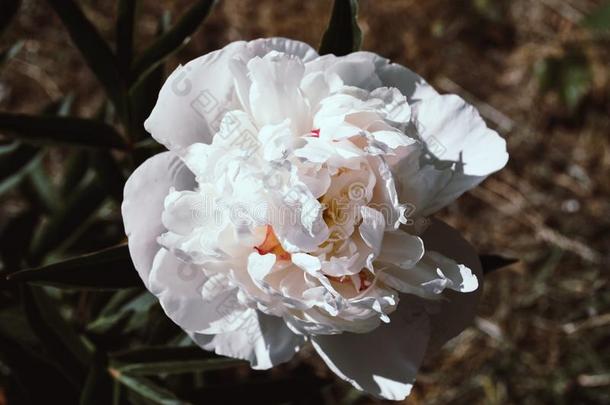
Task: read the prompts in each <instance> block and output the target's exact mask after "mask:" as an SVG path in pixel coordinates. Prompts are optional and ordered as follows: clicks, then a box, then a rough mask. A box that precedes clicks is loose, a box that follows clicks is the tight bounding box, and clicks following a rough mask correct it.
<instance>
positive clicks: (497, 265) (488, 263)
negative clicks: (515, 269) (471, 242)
mask: <svg viewBox="0 0 610 405" xmlns="http://www.w3.org/2000/svg"><path fill="white" fill-rule="evenodd" d="M479 260H480V261H481V267H482V268H483V274H489V273H491V272H492V271H494V270H498V269H501V268H502V267H506V266H510V265H511V264H514V263H517V262H518V261H519V260H518V259H513V258H509V257H503V256H499V255H479Z"/></svg>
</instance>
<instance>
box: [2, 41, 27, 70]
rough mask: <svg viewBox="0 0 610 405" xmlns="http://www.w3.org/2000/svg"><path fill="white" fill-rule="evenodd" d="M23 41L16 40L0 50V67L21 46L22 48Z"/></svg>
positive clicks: (14, 54) (12, 56)
mask: <svg viewBox="0 0 610 405" xmlns="http://www.w3.org/2000/svg"><path fill="white" fill-rule="evenodd" d="M23 44H24V41H17V42H16V43H15V44H14V45H13V46H9V47H8V48H7V49H5V50H4V51H2V52H0V68H1V67H2V66H4V64H5V63H6V62H8V61H9V60H11V59H13V58H14V57H15V56H17V54H18V53H19V51H21V48H23Z"/></svg>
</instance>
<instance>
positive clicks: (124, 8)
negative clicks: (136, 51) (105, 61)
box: [116, 0, 136, 82]
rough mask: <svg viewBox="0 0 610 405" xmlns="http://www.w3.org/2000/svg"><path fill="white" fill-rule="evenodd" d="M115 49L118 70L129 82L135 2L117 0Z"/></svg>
mask: <svg viewBox="0 0 610 405" xmlns="http://www.w3.org/2000/svg"><path fill="white" fill-rule="evenodd" d="M117 4H118V5H117V22H116V49H117V59H118V62H119V68H120V70H121V74H122V75H123V77H125V78H127V81H128V82H129V67H130V65H131V59H132V57H133V26H134V23H135V14H136V0H119V1H118V3H117Z"/></svg>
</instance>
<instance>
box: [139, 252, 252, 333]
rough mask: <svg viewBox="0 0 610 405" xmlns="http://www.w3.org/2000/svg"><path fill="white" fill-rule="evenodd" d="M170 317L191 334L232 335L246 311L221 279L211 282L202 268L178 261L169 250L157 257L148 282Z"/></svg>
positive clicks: (232, 289) (233, 292)
mask: <svg viewBox="0 0 610 405" xmlns="http://www.w3.org/2000/svg"><path fill="white" fill-rule="evenodd" d="M149 286H150V287H149V288H150V291H151V292H152V293H153V294H155V295H156V296H157V298H158V299H159V302H160V304H161V307H162V308H163V310H164V311H165V313H166V314H167V316H168V317H169V318H170V319H171V320H172V321H174V322H176V324H178V326H180V327H181V328H182V329H184V330H186V331H189V332H200V333H218V332H224V331H231V330H235V329H236V328H238V327H239V326H240V325H239V323H238V322H235V318H238V317H239V316H240V315H241V314H242V313H243V312H244V311H245V310H246V308H244V307H242V306H241V305H239V304H238V302H237V298H236V295H237V291H236V289H235V288H230V287H229V286H228V285H227V284H226V283H223V282H221V281H219V280H218V279H208V277H206V276H205V275H204V273H203V269H202V268H201V267H199V266H193V265H190V264H188V263H185V262H183V261H181V260H179V259H178V258H176V257H175V256H174V255H173V254H172V253H171V252H169V251H168V250H166V249H161V250H159V253H157V255H156V256H155V260H154V263H153V268H152V271H151V272H150V279H149Z"/></svg>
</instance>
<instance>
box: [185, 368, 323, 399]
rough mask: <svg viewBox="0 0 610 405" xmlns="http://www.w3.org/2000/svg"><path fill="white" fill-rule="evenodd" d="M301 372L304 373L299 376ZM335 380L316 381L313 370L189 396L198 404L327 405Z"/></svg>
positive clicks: (218, 386) (215, 386) (202, 390)
mask: <svg viewBox="0 0 610 405" xmlns="http://www.w3.org/2000/svg"><path fill="white" fill-rule="evenodd" d="M299 371H301V373H300V375H299ZM330 383H331V380H328V379H322V378H319V377H316V376H315V374H314V372H312V371H311V370H291V372H290V376H286V377H283V376H281V377H279V378H273V379H269V380H265V381H260V380H258V381H257V379H249V380H246V381H240V382H239V383H234V382H233V383H231V382H222V380H221V381H220V382H219V383H218V384H206V385H205V386H204V387H203V388H200V389H195V390H193V392H192V393H190V395H189V396H188V399H189V400H191V401H193V402H194V403H197V404H201V403H209V404H216V403H231V404H243V403H248V402H250V401H251V400H252V398H256V400H257V402H259V403H263V404H266V405H271V404H286V403H294V401H295V398H298V399H299V401H298V402H297V403H303V404H320V403H324V402H325V401H324V399H323V398H322V394H321V392H322V391H323V390H324V388H325V387H326V386H328V385H329V384H330Z"/></svg>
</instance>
